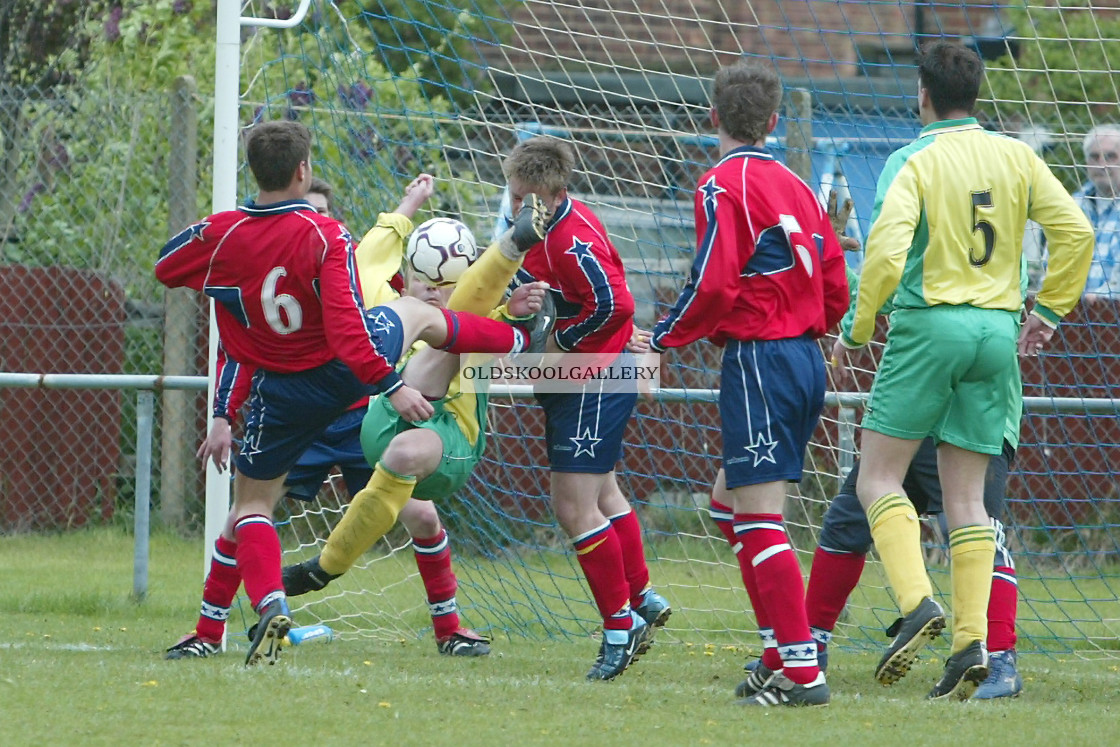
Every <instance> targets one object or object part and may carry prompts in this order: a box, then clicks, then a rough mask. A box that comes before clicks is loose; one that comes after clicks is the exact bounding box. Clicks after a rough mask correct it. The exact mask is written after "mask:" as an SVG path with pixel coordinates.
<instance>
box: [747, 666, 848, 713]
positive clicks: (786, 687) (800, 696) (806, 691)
mask: <svg viewBox="0 0 1120 747" xmlns="http://www.w3.org/2000/svg"><path fill="white" fill-rule="evenodd" d="M831 699H832V694H831V693H830V692H829V690H828V683H827V682H825V680H824V674H823V673H822V674H818V675H817V678H816V679H815V680H813V681H812V682H810V683H809V684H808V685H799V684H797V683H796V682H794V681H793V680H791V679H790V678H789V677H786V676H785V675H784V674H782V673H781V672H779V673H778V674H775V675H774V676H773V677H771V678H770V683H769V684H768V685H767V686H766V687H765V688H763V689H762V691H761V692H759V693H758V694H757V695H754V696H752V697H749V698H743V699H742V700H740V701H739V705H745V706H762V707H763V708H769V707H772V706H794V707H797V706H825V705H828V701H829V700H831Z"/></svg>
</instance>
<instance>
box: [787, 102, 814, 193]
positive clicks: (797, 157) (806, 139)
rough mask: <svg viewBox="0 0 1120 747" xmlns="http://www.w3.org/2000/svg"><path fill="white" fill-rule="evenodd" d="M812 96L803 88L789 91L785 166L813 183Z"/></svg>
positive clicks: (807, 182) (808, 182)
mask: <svg viewBox="0 0 1120 747" xmlns="http://www.w3.org/2000/svg"><path fill="white" fill-rule="evenodd" d="M812 151H813V97H812V94H810V93H809V91H807V90H805V89H804V88H795V89H793V90H792V91H790V92H789V101H788V103H787V104H786V166H788V167H789V169H790V171H792V172H793V173H795V174H797V175H798V176H799V177H801V178H802V179H803V180H804V181H805V183H806V184H809V185H812V183H813V152H812Z"/></svg>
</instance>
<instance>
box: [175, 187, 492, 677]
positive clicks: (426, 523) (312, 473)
mask: <svg viewBox="0 0 1120 747" xmlns="http://www.w3.org/2000/svg"><path fill="white" fill-rule="evenodd" d="M432 189H433V181H432V178H431V177H430V176H428V175H423V174H422V175H421V176H420V177H418V178H417V179H416V180H415V181H414V182H413V183H412V184H410V185H409V187H408V188H407V190H406V193H405V195H404V197H403V199H402V200H401V203H400V205H399V206H398V207H397V208H396V210H395V211H393V212H392V213H387V214H382V215H381V216H379V218H378V222H377V225H376V226H375V228H374V229H371V231H370V232H369V233H367V234H366V237H365V238H364V239H363V242H362V245H361V248H360V249H359V254H364V255H372V256H381V255H383V254H387V255H388V256H396V257H399V255H400V244H401V238H402V237H403V236H405V235H407V234H408V233H409V232H410V231H411V229H412V222H411V217H412V215H413V214H414V213H415V211H416V210H417V208H419V207H420V205H421V204H423V202H424V201H425V200H427V199H428V197H429V196H430V195H431V193H432ZM332 193H333V191H332V190H331V188H330V185H329V184H327V183H326V182H324V181H322V180H321V179H318V178H316V179H315V180H313V182H312V186H311V190H310V191H309V192H308V195H307V201H308V202H309V203H311V205H312V206H313V207H314V208H315V209H316V210H317V211H318V212H319V213H320V214H323V215H331V214H332V207H333V206H332V201H331V195H332ZM385 266H386V267H388V266H389V264H388V263H386V265H385ZM397 266H398V267H399V261H398V262H397ZM399 279H400V278H399V277H394V278H392V284H393V285H395V283H396V281H397V280H399ZM369 280H372V278H368V279H367V282H368V281H369ZM401 284H402V285H403V281H402V282H401ZM375 287H376V286H374V285H373V284H372V283H369V292H368V293H366V294H365V295H366V297H368V298H369V299H370V300H371V301H372V302H374V303H376V301H374V299H380V300H388V299H389V298H391V297H392V295H386V296H385V297H384V298H382V295H381V294H374V293H373V291H374V288H375ZM393 295H395V294H393ZM413 295H415V294H413ZM421 300H424V299H423V298H422V299H421ZM219 370H220V371H224V370H225V367H224V366H220V367H219ZM230 370H231V371H233V370H234V369H230ZM236 371H237V373H238V376H237V379H236V381H231V380H230V379H231V378H232V377H223V376H221V375H219V377H218V380H219V386H218V388H217V391H216V393H215V401H216V410H215V412H214V420H213V424H212V426H211V429H210V433H209V434H208V436H207V439H206V441H204V442H203V444H202V446H201V447H200V449H199V454H198V455H199V457H201V458H203V459H206V458H208V457H212V458H213V459H214V462H215V465H216V466H217V467H218V469H219V471H221V470H224V468H225V466H226V463H227V461H228V458H229V453H230V449H231V444H232V434H231V430H230V424H231V422H232V421H233V420H234V419H235V417H236V415H237V412H238V410H239V409H240V406H241V404H242V403H243V401H244V398H245V395H246V394H247V392H248V381H249V378H250V376H249V375H248V373H249V372H248V370H247V369H246V367H244V366H242V367H239V368H238V369H236ZM368 403H369V400H368V398H363V399H362V400H359V402H358V403H357V404H356V405H355V406H354V407H352V408H351V409H349V410H348V411H347V412H346V413H344V414H343V415H342V416H340V417H339V418H338V420H336V421H335V422H334V423H332V424H331V426H330V427H329V428H328V429H327V430H326V431H325V432H324V433H323V435H322V436H321V437H320V438H319V439H317V440H316V441H315V443H314V444H312V446H311V447H310V448H308V449H307V451H305V452H304V453H303V454H302V455H301V456H300V458H299V460H298V461H297V463H296V465H295V466H294V467H293V468H292V470H291V472H289V473H288V477H287V480H286V484H285V488H286V489H287V495H289V496H290V497H293V498H296V499H298V500H306V501H310V500H314V499H315V497H316V496H317V495H318V493H319V489H320V487H321V486H322V483H323V480H324V479H325V478H326V476H327V474H328V473H329V471H330V470H331V468H332V467H334V466H336V465H337V466H338V467H339V468H340V470H341V473H342V477H343V480H344V482H345V484H346V486H347V489H348V490H349V492H350V494H351V495H354V494H356V493H357V492H358V491H359V490H360V489H361V488H362V487H364V486H365V485H366V483H367V482H368V481H369V478H370V476H371V470H370V467H369V465H368V464H367V463H366V461H365V457H364V455H363V454H362V448H361V441H360V433H361V424H362V419H363V418H364V416H365V412H366V409H367V407H368ZM400 520H401V523H402V524H403V525H404V526H405V528H406V529H407V530H408V532H409V535H410V536H411V537H412V538H413V547H414V550H415V556H416V565H417V568H418V569H419V572H420V577H421V579H422V581H423V583H424V588H425V591H426V592H427V598H428V604H429V607H430V609H431V610H432V623H433V627H434V630H435V635H436V642H437V645H438V648H439V651H440V652H441V653H443V654H448V655H454V656H480V655H485V654H487V653H489V643H488V642H487V641H486V640H485V639H484V638H483V637H481V636H479V635H478V634H477V633H474V632H473V631H470V630H467V629H465V628H462V627H461V626H460V624H459V616H458V608H457V606H456V604H455V592H456V586H457V584H456V579H455V575H454V572H453V570H452V567H451V554H450V547H449V543H448V540H447V533H446V532H445V531H444V529H443V526H442V524H441V522H440V519H439V514H438V513H437V511H436V508H435V505H434V504H433V503H431V502H430V501H419V500H413V501H409V502H408V504H406V505H405V507H404V508H403V509H402V510H401V514H400ZM215 558H216V559H217V560H216V561H215V563H212V566H213V568H212V570H211V573H210V574H209V575H208V577H207V580H206V585H205V587H204V589H203V599H204V605H203V610H202V613H201V615H200V617H199V621H198V623H197V625H196V630H195V636H194V637H190V636H188V638H186V639H184V641H182V642H180V643H179V644H177V645H176V646H173V647H172V648H171V649H169V650H168V653H167V656H168V658H186V657H200V656H208V655H210V654H211V653H213V652H214V651H216V650H219V649H217V648H216V647H215V646H213V645H207V644H206V642H207V641H220V640H221V637H222V634H223V633H224V631H225V614H226V613H225V610H227V609H228V608H229V607H230V605H231V604H232V602H233V598H234V596H235V595H236V592H237V588H238V586H239V585H240V580H241V579H240V575H239V574H238V573H237V569H236V567H235V566H232V565H229V564H224V563H222V562H221V560H222V559H221V558H220V557H219V555H218V554H215ZM216 617H220V619H216Z"/></svg>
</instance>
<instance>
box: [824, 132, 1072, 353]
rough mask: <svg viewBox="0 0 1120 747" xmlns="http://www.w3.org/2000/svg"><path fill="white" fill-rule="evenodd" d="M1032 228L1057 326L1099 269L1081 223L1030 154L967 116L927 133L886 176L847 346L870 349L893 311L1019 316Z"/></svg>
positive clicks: (1041, 306) (1043, 304)
mask: <svg viewBox="0 0 1120 747" xmlns="http://www.w3.org/2000/svg"><path fill="white" fill-rule="evenodd" d="M1027 219H1032V220H1034V221H1037V222H1038V223H1039V224H1041V225H1042V227H1043V230H1044V231H1045V233H1046V241H1047V246H1048V249H1049V255H1050V256H1049V270H1048V272H1047V274H1046V278H1045V280H1044V282H1043V285H1042V289H1041V291H1040V292H1039V294H1038V299H1037V300H1038V303H1037V306H1036V308H1035V311H1036V313H1038V314H1039V315H1040V316H1041V317H1043V319H1045V320H1046V321H1048V322H1049V323H1050V324H1052V325H1056V324H1057V323H1058V321H1060V320H1061V318H1062V317H1063V316H1065V315H1066V314H1068V313H1069V312H1070V310H1071V309H1072V308H1073V307H1074V305H1076V303H1077V300H1078V298H1080V296H1081V291H1082V289H1083V288H1084V286H1085V278H1086V276H1087V275H1088V272H1089V265H1090V263H1091V261H1092V257H1093V231H1092V228H1091V227H1090V225H1089V222H1088V220H1087V219H1086V218H1085V214H1084V213H1083V212H1082V211H1081V209H1080V208H1078V207H1077V204H1076V203H1075V202H1074V201H1073V198H1072V197H1070V195H1069V194H1068V193H1067V192H1066V191H1065V189H1064V188H1063V187H1062V185H1061V183H1060V182H1059V181H1058V180H1057V179H1056V178H1055V177H1054V175H1053V174H1052V173H1051V172H1050V169H1049V168H1048V167H1047V166H1046V164H1045V163H1044V162H1043V161H1042V159H1040V158H1039V157H1038V156H1037V155H1036V154H1035V153H1034V151H1032V150H1031V149H1030V147H1029V146H1027V145H1026V144H1024V143H1022V142H1020V141H1018V140H1014V139H1012V138H1008V137H1005V136H1003V135H999V134H996V133H991V132H987V131H986V130H984V129H983V128H981V127H980V125H979V124H978V123H977V122H976V120H975V119H973V118H971V117H970V118H967V119H957V120H945V121H941V122H935V123H933V124H930V125H928V126H926V127H925V128H923V129H922V131H921V133H920V134H919V136H918V139H917V140H915V141H914V142H913V143H911V144H909V145H907V146H906V147H904V148H901V149H900V150H897V151H895V152H894V153H892V154H891V156H890V158H888V159H887V164H886V166H885V167H884V169H883V173H882V175H881V176H880V177H879V184H878V189H877V192H876V196H875V208H874V211H873V213H872V224H871V231H870V233H869V234H868V237H867V243H866V250H865V251H866V256H865V259H864V264H863V270H862V272H861V273H860V274H861V277H860V283H859V293H858V296H857V298H856V304H855V309H854V313H851V314H850V316H849V318H846V319H845V320H844V323H843V324H842V335H843V338H844V342H845V344H848V345H850V346H853V347H855V346H859V345H863V344H866V343H867V342H868V341H870V339H871V337H872V335H873V334H874V333H875V316H876V314H877V313H878V311H879V309H880V308H882V306H883V305H884V304H885V303H886V302H887V301H891V302H892V303H893V306H894V308H911V309H912V308H925V307H929V306H937V305H942V304H950V305H963V304H967V305H970V306H975V307H977V308H982V309H996V310H1004V311H1009V312H1016V311H1019V310H1021V309H1022V306H1023V295H1022V292H1021V289H1020V280H1021V277H1022V253H1023V232H1024V229H1025V226H1026V222H1027Z"/></svg>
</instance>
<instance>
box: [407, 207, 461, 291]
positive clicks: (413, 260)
mask: <svg viewBox="0 0 1120 747" xmlns="http://www.w3.org/2000/svg"><path fill="white" fill-rule="evenodd" d="M405 258H406V259H407V260H408V264H409V265H410V266H411V267H412V271H413V272H414V273H416V277H417V278H418V279H420V280H423V281H424V282H426V283H429V284H430V285H436V286H439V285H454V284H455V283H457V282H459V278H460V277H461V276H462V275H463V272H464V271H466V269H467V268H468V267H470V266H471V264H472V263H474V261H475V260H476V259H478V244H476V243H475V241H474V234H472V233H471V229H469V228H467V227H466V226H465V225H464V224H463V223H461V222H459V221H457V220H455V219H454V218H432V219H431V220H428V221H424V222H423V223H421V224H420V225H419V226H417V227H416V230H415V231H413V232H412V235H411V236H409V237H408V249H407V250H406V251H405Z"/></svg>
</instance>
